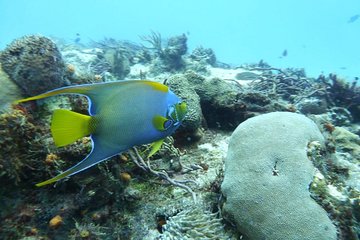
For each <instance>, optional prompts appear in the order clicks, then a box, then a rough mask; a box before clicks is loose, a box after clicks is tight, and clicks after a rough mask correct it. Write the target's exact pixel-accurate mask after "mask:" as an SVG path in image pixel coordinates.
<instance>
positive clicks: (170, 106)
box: [15, 80, 187, 187]
mask: <svg viewBox="0 0 360 240" xmlns="http://www.w3.org/2000/svg"><path fill="white" fill-rule="evenodd" d="M58 94H78V95H85V96H86V97H87V98H88V100H89V115H84V114H80V113H76V112H73V111H70V110H67V109H57V110H55V111H54V113H53V117H52V121H51V133H52V136H53V138H54V142H55V145H56V146H57V147H62V146H66V145H68V144H71V143H73V142H75V141H76V140H77V139H80V138H82V137H85V136H89V135H90V137H91V142H92V150H91V152H90V154H89V155H87V156H86V157H85V158H84V159H83V160H82V161H80V162H79V163H77V164H76V165H74V166H73V167H71V168H69V169H68V170H66V171H65V172H63V173H61V174H59V175H57V176H55V177H53V178H51V179H49V180H46V181H44V182H41V183H38V184H36V186H37V187H41V186H44V185H47V184H51V183H54V182H56V181H58V180H60V179H63V178H65V177H68V176H71V175H74V174H76V173H78V172H81V171H83V170H85V169H87V168H89V167H91V166H94V165H96V164H98V163H100V162H102V161H104V160H106V159H108V158H110V157H112V156H115V155H117V154H119V153H121V152H124V151H126V150H128V149H130V148H132V147H134V146H138V145H142V144H147V143H152V145H151V146H152V149H151V150H150V152H149V154H148V157H150V156H152V155H153V154H155V153H156V152H157V151H158V150H159V149H160V147H161V145H162V143H163V141H164V139H165V138H166V137H167V136H169V135H171V134H172V133H174V131H175V130H176V129H177V128H178V127H179V126H180V124H181V122H182V121H183V120H184V117H185V115H186V111H187V110H186V109H187V108H186V103H185V102H182V101H181V100H180V98H178V97H177V96H176V95H175V94H174V93H173V92H172V91H171V90H170V89H169V88H168V87H167V86H166V85H164V84H161V83H157V82H152V81H147V80H128V81H125V80H124V81H117V82H107V83H95V84H84V85H77V86H70V87H63V88H58V89H55V90H52V91H49V92H46V93H43V94H40V95H37V96H34V97H29V98H25V99H21V100H18V101H16V102H15V103H21V102H27V101H32V100H38V99H42V98H47V97H51V96H55V95H58Z"/></svg>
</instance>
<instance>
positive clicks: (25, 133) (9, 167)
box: [0, 108, 46, 186]
mask: <svg viewBox="0 0 360 240" xmlns="http://www.w3.org/2000/svg"><path fill="white" fill-rule="evenodd" d="M43 134H44V133H43V132H42V129H41V128H40V127H39V126H38V125H36V123H35V121H34V119H33V117H32V115H31V114H29V113H28V112H27V110H26V109H25V108H18V109H13V110H11V111H9V112H6V113H3V114H1V115H0V135H1V138H0V149H1V151H0V179H2V182H3V183H7V184H10V185H13V184H19V183H20V182H21V181H22V180H24V179H31V177H35V178H36V176H37V175H38V174H39V172H38V171H39V170H40V169H41V164H42V161H43V160H44V159H45V156H46V152H45V151H44V143H43V138H42V137H41V136H43ZM37 177H38V176H37ZM7 184H2V186H5V185H7Z"/></svg>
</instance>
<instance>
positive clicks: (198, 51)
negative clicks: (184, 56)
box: [189, 46, 216, 66]
mask: <svg viewBox="0 0 360 240" xmlns="http://www.w3.org/2000/svg"><path fill="white" fill-rule="evenodd" d="M189 58H190V59H192V60H193V61H197V62H201V63H203V64H204V63H205V64H209V65H211V66H215V64H216V56H215V53H214V51H213V50H212V49H211V48H204V47H202V46H200V47H197V48H195V49H194V50H193V51H192V52H191V54H190V56H189Z"/></svg>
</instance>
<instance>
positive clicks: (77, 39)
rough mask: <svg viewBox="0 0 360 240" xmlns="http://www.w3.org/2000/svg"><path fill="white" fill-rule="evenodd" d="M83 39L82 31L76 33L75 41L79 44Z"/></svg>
mask: <svg viewBox="0 0 360 240" xmlns="http://www.w3.org/2000/svg"><path fill="white" fill-rule="evenodd" d="M80 41H81V38H80V33H76V38H75V39H74V43H76V44H79V43H80Z"/></svg>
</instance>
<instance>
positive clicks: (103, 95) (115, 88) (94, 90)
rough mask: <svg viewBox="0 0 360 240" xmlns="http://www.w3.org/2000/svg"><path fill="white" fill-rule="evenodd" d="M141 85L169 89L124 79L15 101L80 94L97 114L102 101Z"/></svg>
mask: <svg viewBox="0 0 360 240" xmlns="http://www.w3.org/2000/svg"><path fill="white" fill-rule="evenodd" d="M140 85H142V86H148V87H151V88H152V89H153V90H155V91H160V92H168V91H169V89H168V87H167V86H165V85H163V84H161V83H158V82H153V81H148V80H123V81H115V82H106V83H92V84H83V85H76V86H69V87H62V88H58V89H55V90H52V91H49V92H46V93H43V94H40V95H37V96H33V97H29V98H24V99H20V100H17V101H15V102H14V103H15V104H18V103H22V102H27V101H32V100H38V99H43V98H47V97H51V96H55V95H59V94H80V95H85V96H87V97H88V99H89V103H90V104H89V113H90V115H95V114H96V113H97V111H98V109H99V108H101V107H102V103H105V104H106V102H107V100H108V99H109V98H111V97H112V96H117V95H119V94H120V95H121V94H125V93H128V92H129V90H133V89H138V87H139V86H140ZM126 86H127V87H126Z"/></svg>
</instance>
